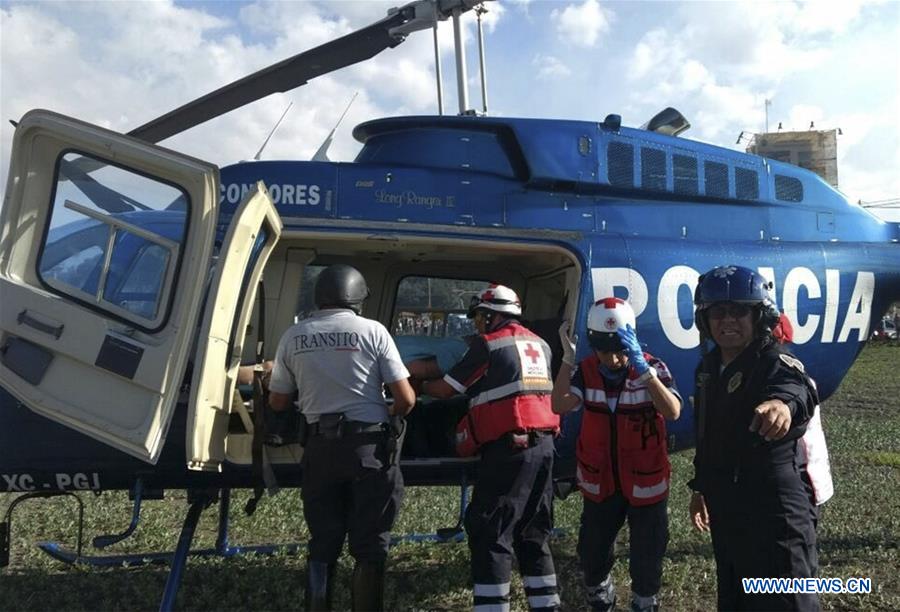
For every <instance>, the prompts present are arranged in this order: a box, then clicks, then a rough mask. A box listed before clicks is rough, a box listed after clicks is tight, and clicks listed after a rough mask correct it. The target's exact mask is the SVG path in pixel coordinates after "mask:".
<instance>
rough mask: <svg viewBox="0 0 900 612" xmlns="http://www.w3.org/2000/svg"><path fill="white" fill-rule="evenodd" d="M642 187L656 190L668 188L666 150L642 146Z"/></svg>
mask: <svg viewBox="0 0 900 612" xmlns="http://www.w3.org/2000/svg"><path fill="white" fill-rule="evenodd" d="M641 187H643V188H644V189H653V190H654V191H665V190H666V152H665V151H661V150H659V149H651V148H650V147H641Z"/></svg>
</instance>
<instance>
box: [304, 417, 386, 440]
mask: <svg viewBox="0 0 900 612" xmlns="http://www.w3.org/2000/svg"><path fill="white" fill-rule="evenodd" d="M329 431H330V432H333V433H334V434H336V435H335V437H338V438H339V437H341V436H350V435H353V434H363V433H379V432H384V431H387V423H366V422H364V421H348V420H341V421H340V422H339V423H337V425H336V427H334V428H329V427H323V426H322V423H320V422H319V423H310V425H309V435H311V436H317V435H320V434H326V433H328V432H329Z"/></svg>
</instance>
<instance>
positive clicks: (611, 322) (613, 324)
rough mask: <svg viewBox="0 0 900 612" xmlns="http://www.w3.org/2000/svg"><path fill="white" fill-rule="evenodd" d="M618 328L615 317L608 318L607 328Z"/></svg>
mask: <svg viewBox="0 0 900 612" xmlns="http://www.w3.org/2000/svg"><path fill="white" fill-rule="evenodd" d="M615 328H616V319H615V318H614V317H609V318H608V319H606V329H615Z"/></svg>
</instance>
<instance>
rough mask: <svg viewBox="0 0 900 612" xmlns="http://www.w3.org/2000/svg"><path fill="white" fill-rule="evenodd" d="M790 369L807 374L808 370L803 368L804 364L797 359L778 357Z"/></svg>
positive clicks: (783, 355)
mask: <svg viewBox="0 0 900 612" xmlns="http://www.w3.org/2000/svg"><path fill="white" fill-rule="evenodd" d="M778 357H779V359H781V360H782V361H783V362H784V363H785V364H787V366H788V367H789V368H794V369H795V370H800V371H801V372H803V373H806V370H805V369H804V367H803V362H802V361H800V360H799V359H797V358H796V357H791V356H790V355H785V354H783V353H782V354H781V355H779V356H778Z"/></svg>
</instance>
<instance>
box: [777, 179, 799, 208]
mask: <svg viewBox="0 0 900 612" xmlns="http://www.w3.org/2000/svg"><path fill="white" fill-rule="evenodd" d="M775 198H776V199H778V200H781V201H782V202H802V201H803V183H801V182H800V179H798V178H794V177H793V176H785V175H783V174H776V175H775Z"/></svg>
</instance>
